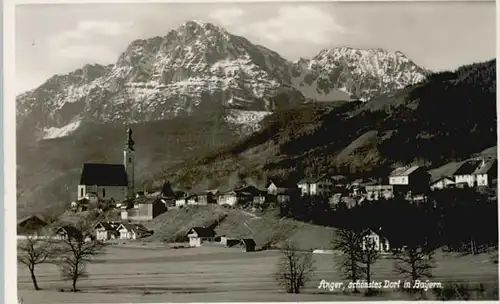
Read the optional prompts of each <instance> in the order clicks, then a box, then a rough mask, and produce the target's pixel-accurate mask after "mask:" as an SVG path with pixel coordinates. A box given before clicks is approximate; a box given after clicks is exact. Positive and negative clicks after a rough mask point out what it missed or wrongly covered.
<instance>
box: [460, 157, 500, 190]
mask: <svg viewBox="0 0 500 304" xmlns="http://www.w3.org/2000/svg"><path fill="white" fill-rule="evenodd" d="M497 175H498V174H497V161H496V160H494V159H490V160H484V159H475V160H468V161H466V162H464V163H463V164H462V165H461V166H460V167H459V168H458V169H457V171H455V174H453V176H454V177H455V184H456V185H457V186H458V185H463V184H465V185H467V186H468V187H471V188H472V187H475V186H489V185H491V183H492V181H493V179H495V178H496V177H497Z"/></svg>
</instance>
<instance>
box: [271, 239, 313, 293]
mask: <svg viewBox="0 0 500 304" xmlns="http://www.w3.org/2000/svg"><path fill="white" fill-rule="evenodd" d="M281 253H282V256H281V258H280V260H279V261H278V269H277V271H276V273H275V277H276V280H277V281H278V284H279V285H280V286H281V287H283V288H284V289H285V290H286V292H287V293H300V290H301V289H302V287H304V285H305V284H306V283H307V281H308V280H309V279H310V277H311V275H312V273H313V272H314V261H313V256H312V252H299V251H298V249H297V246H296V245H295V244H294V243H291V242H286V243H285V244H284V245H283V247H282V248H281Z"/></svg>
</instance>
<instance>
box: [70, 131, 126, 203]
mask: <svg viewBox="0 0 500 304" xmlns="http://www.w3.org/2000/svg"><path fill="white" fill-rule="evenodd" d="M134 145H135V142H134V140H133V139H132V130H131V129H130V128H129V129H128V130H127V140H126V141H125V148H124V150H123V164H96V163H85V164H83V169H82V174H81V176H80V183H79V184H78V195H77V200H78V201H80V200H82V199H88V200H89V201H92V200H97V201H110V200H114V201H115V202H122V201H124V200H126V199H132V198H134V195H135V189H134V163H135V157H134Z"/></svg>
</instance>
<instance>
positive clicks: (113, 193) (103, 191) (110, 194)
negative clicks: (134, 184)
mask: <svg viewBox="0 0 500 304" xmlns="http://www.w3.org/2000/svg"><path fill="white" fill-rule="evenodd" d="M89 192H95V193H97V196H98V198H100V199H103V200H110V199H114V200H115V201H117V202H121V201H123V200H125V199H126V197H127V187H125V186H86V185H78V196H77V197H78V200H80V199H82V198H84V197H85V196H86V195H87V193H89Z"/></svg>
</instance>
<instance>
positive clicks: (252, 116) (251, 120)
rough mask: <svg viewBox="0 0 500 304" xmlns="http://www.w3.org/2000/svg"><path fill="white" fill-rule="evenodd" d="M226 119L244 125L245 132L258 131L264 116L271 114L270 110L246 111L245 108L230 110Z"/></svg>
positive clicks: (237, 124) (240, 125) (228, 121)
mask: <svg viewBox="0 0 500 304" xmlns="http://www.w3.org/2000/svg"><path fill="white" fill-rule="evenodd" d="M228 112H229V113H228V114H227V115H226V117H225V120H226V122H227V123H230V124H233V125H236V126H239V127H243V129H244V130H245V132H250V133H251V132H255V131H258V129H259V126H260V124H259V123H260V122H261V121H262V119H264V117H266V116H267V115H269V114H271V113H272V112H268V111H245V110H229V111H228Z"/></svg>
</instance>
